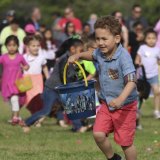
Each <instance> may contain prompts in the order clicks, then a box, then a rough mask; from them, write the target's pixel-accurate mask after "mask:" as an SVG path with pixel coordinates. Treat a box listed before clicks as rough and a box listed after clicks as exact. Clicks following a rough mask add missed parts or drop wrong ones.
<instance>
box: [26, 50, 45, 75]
mask: <svg viewBox="0 0 160 160" xmlns="http://www.w3.org/2000/svg"><path fill="white" fill-rule="evenodd" d="M24 58H25V60H26V62H27V63H28V65H29V66H30V68H29V70H27V71H24V74H41V73H42V66H43V65H45V64H46V63H47V61H46V58H45V56H43V55H42V54H38V55H37V56H32V55H30V54H27V53H26V54H25V55H24Z"/></svg>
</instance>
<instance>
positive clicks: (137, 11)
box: [126, 4, 148, 31]
mask: <svg viewBox="0 0 160 160" xmlns="http://www.w3.org/2000/svg"><path fill="white" fill-rule="evenodd" d="M137 21H138V22H141V24H142V25H143V27H144V28H146V27H147V26H148V22H147V20H146V19H145V18H144V17H143V16H142V8H141V6H140V5H138V4H135V5H133V7H132V15H131V16H130V17H129V18H128V19H127V21H126V25H127V28H128V29H129V31H133V24H135V22H137Z"/></svg>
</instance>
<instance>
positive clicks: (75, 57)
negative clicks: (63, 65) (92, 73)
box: [68, 51, 93, 63]
mask: <svg viewBox="0 0 160 160" xmlns="http://www.w3.org/2000/svg"><path fill="white" fill-rule="evenodd" d="M79 59H82V60H88V61H92V60H93V56H92V52H91V51H86V52H82V53H79V54H75V55H72V56H70V57H69V59H68V63H74V62H75V61H77V60H79Z"/></svg>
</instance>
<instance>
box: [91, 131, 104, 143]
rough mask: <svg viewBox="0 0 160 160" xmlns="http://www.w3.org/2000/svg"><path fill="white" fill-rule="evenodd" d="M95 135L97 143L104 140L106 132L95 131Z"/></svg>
mask: <svg viewBox="0 0 160 160" xmlns="http://www.w3.org/2000/svg"><path fill="white" fill-rule="evenodd" d="M93 137H94V139H95V141H96V142H97V143H101V142H104V140H105V138H106V134H105V133H103V132H93Z"/></svg>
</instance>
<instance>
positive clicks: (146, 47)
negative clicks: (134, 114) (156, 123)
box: [135, 29, 160, 119]
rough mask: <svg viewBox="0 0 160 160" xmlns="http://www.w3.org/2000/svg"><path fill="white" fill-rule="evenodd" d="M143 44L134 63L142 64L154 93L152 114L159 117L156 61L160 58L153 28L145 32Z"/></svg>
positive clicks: (159, 101) (159, 99) (159, 94)
mask: <svg viewBox="0 0 160 160" xmlns="http://www.w3.org/2000/svg"><path fill="white" fill-rule="evenodd" d="M144 39H145V44H143V45H141V46H140V47H139V49H138V51H137V57H136V60H135V64H137V65H143V66H144V68H145V72H146V77H147V81H148V82H149V83H150V85H151V88H152V90H153V93H154V116H155V118H156V119H160V91H159V83H158V61H159V60H160V49H159V48H158V47H156V46H155V45H156V41H157V34H156V32H155V31H154V30H153V29H148V30H147V31H146V32H145V38H144Z"/></svg>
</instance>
